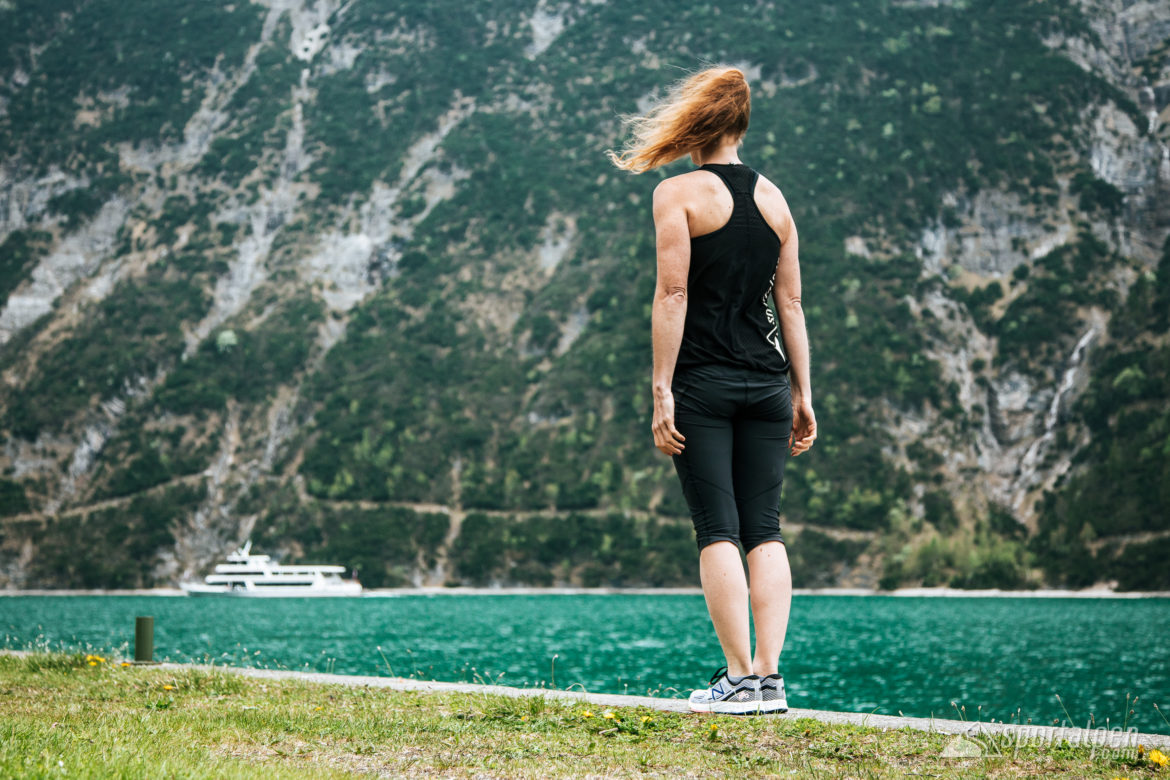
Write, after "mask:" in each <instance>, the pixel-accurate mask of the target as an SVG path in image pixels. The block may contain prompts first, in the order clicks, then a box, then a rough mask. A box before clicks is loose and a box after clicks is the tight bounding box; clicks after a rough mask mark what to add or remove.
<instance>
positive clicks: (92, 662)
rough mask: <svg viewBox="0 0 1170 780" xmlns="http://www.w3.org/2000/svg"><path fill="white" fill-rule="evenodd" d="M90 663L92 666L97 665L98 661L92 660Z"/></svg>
mask: <svg viewBox="0 0 1170 780" xmlns="http://www.w3.org/2000/svg"><path fill="white" fill-rule="evenodd" d="M89 665H90V666H97V661H90V662H89Z"/></svg>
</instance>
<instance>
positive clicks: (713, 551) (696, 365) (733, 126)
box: [609, 67, 817, 714]
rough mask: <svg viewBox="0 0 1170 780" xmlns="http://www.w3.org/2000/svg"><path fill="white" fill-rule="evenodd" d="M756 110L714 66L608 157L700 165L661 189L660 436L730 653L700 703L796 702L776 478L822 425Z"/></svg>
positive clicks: (657, 215) (786, 237)
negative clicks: (762, 167)
mask: <svg viewBox="0 0 1170 780" xmlns="http://www.w3.org/2000/svg"><path fill="white" fill-rule="evenodd" d="M750 115H751V92H750V90H749V89H748V85H747V81H746V80H745V79H744V75H743V73H742V72H741V71H740V70H738V69H736V68H727V67H720V68H710V69H708V70H704V71H701V72H699V73H696V74H694V75H693V76H691V77H689V78H687V79H685V80H684V81H682V82H681V83H680V84H678V85H677V86H676V87H675V89H674V90H673V91H672V92H671V94H670V96H669V97H668V98H667V99H666V100H665V101H664V102H663V103H661V104H660V105H658V106H657V107H656V108H654V109H653V110H651V111H650V112H649V113H648V114H647V115H646V116H644V117H639V118H636V119H635V120H633V126H634V131H635V137H634V139H633V141H632V142H631V143H630V144H629V146H627V148H626V149H625V150H624V151H623V152H622V153H621V154H614V153H613V152H610V153H609V154H610V159H611V160H613V162H614V164H615V165H617V166H618V167H620V168H623V169H625V170H628V171H632V172H634V173H642V172H644V171H648V170H651V169H653V168H656V167H658V166H659V165H664V164H666V163H669V162H672V161H674V160H677V159H678V158H680V157H683V156H685V155H688V154H689V155H690V157H691V161H692V162H693V163H694V164H695V165H697V166H698V169H697V170H693V171H690V172H688V173H683V174H680V175H678V176H674V177H671V178H669V179H666V180H664V181H662V182H661V183H660V184H659V185H658V187H657V188H655V190H654V229H655V233H656V238H657V252H658V283H657V288H656V290H655V294H654V304H653V309H652V317H651V330H652V339H653V344H654V372H653V395H654V419H653V424H652V428H653V432H654V444H655V446H656V447H658V449H659V450H661V451H662V452H664V453H665V454H667V455H670V456H672V458H673V460H674V465H675V470H676V471H677V473H678V477H679V480H680V481H681V482H682V489H683V493H684V495H685V496H686V500H687V505H688V506H689V508H690V512H691V518H692V520H693V521H694V524H695V535H696V538H697V541H698V545H699V575H700V579H701V581H702V585H703V595H704V596H705V598H706V601H707V609H708V611H709V612H710V614H711V622H712V623H713V624H714V626H715V633H716V635H717V636H718V637H719V643H720V645H721V646H722V648H723V655H724V657H725V660H726V665H725V666H724V667H723V668H722V669H720V670H719V671H718V672H716V673H715V676H714V677H712V679H711V683H710V686H709V687H707V688H703V689H701V690H697V691H695V692H694V693H692V694H691V698H690V708H691V709H692V710H694V711H696V712H719V713H729V714H748V713H758V712H784V711H786V710H787V709H788V705H787V702H786V700H785V694H784V679H783V677H782V676H781V675H780V673H779V662H780V650H781V648H782V647H783V646H784V634H785V631H786V629H787V626H788V613H789V607H790V604H791V601H792V576H791V573H790V571H789V568H788V555H787V553H786V551H785V547H784V540H783V538H782V537H781V535H780V519H779V506H780V486H781V482H782V479H783V474H784V463H785V459H786V456H787V455H788V453H789V452H791V454H792V455H793V456H796V455H799V454H800V453H802V452H805V451H806V450H808V448H809V447H811V446H812V443H813V440H814V439H816V430H817V426H816V419H815V417H814V416H813V408H812V388H811V385H810V383H809V350H808V337H807V335H806V332H805V325H804V313H803V311H802V309H801V305H800V268H799V264H798V262H797V237H796V225H795V224H794V223H793V221H792V214H791V212H790V211H789V210H788V204H787V202H785V200H784V196H783V195H782V194H781V193H780V190H779V189H777V188H776V186H775V185H774V184H772V183H771V182H770V181H768V180H767V179H766V178H764V177H763V176H760V175H759V174H758V173H757V172H756V171H754V170H752V169H751V168H750V167H748V166H746V165H744V164H743V163H742V162H740V159H739V146H740V143H741V142H742V141H743V136H744V133H746V132H747V128H748V119H749V117H750ZM769 296H771V298H772V301H773V303H774V305H775V307H776V312H777V313H778V314H779V318H780V322H779V327H777V323H776V319H775V317H774V316H773V314H772V311H771V309H770V308H769V307H768V298H769ZM790 378H791V379H790ZM790 381H791V385H790ZM740 548H742V549H743V552H744V553H745V554H746V556H747V563H748V573H749V574H750V576H751V591H750V608H751V616H752V617H754V620H755V629H756V646H755V651H754V653H753V652H752V647H751V635H750V629H749V591H748V582H747V579H746V577H745V573H744V569H743V565H742V563H741V560H740Z"/></svg>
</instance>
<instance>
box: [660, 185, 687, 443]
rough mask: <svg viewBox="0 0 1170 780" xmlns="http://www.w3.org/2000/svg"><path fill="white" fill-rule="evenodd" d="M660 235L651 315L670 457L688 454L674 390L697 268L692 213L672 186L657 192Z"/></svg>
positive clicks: (662, 423) (662, 436)
mask: <svg viewBox="0 0 1170 780" xmlns="http://www.w3.org/2000/svg"><path fill="white" fill-rule="evenodd" d="M654 233H655V243H656V245H657V253H658V282H657V284H656V285H655V288H654V303H653V306H652V307H651V314H650V335H651V341H652V342H653V345H654V373H653V379H652V382H653V393H654V419H653V422H652V424H651V428H652V429H653V432H654V446H656V447H657V448H658V449H660V450H661V451H662V452H664V453H666V454H667V455H677V454H678V453H680V452H682V451H683V444H682V442H683V435H682V434H681V433H679V432H678V429H676V428H675V426H674V394H673V393H672V392H671V390H670V384H671V380H672V379H673V377H674V366H675V361H677V360H678V350H679V346H680V345H681V344H682V337H683V326H684V324H685V323H686V317H687V274H688V272H689V271H690V265H691V242H690V230H689V228H688V225H687V212H686V207H685V205H684V203H683V201H682V198H681V197H680V194H679V193H678V192H677V189H676V187H675V186H674V185H673V184H670V183H669V180H667V181H664V182H662V183H661V184H659V185H658V187H657V188H655V190H654Z"/></svg>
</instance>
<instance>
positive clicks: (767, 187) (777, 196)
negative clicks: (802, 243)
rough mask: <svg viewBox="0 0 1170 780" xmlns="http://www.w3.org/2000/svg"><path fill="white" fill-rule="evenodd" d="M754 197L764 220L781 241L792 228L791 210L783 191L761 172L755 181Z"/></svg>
mask: <svg viewBox="0 0 1170 780" xmlns="http://www.w3.org/2000/svg"><path fill="white" fill-rule="evenodd" d="M755 198H756V206H757V207H758V208H759V209H760V213H761V214H763V215H764V220H765V221H766V222H767V223H768V224H769V225H771V227H772V229H773V230H775V231H776V235H778V236H779V237H780V240H781V241H784V240H786V239H787V238H788V233H789V231H790V230H791V229H792V212H791V211H790V210H789V208H788V201H787V200H785V198H784V193H782V192H781V191H780V188H779V187H777V186H776V185H775V184H773V183H772V180H771V179H769V178H768V177H766V176H764V174H762V173H761V174H760V176H759V179H758V180H757V181H756V191H755Z"/></svg>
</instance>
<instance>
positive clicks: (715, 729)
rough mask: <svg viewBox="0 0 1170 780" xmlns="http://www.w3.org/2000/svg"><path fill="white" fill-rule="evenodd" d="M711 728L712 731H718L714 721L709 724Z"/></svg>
mask: <svg viewBox="0 0 1170 780" xmlns="http://www.w3.org/2000/svg"><path fill="white" fill-rule="evenodd" d="M711 730H712V731H718V730H719V726H717V725H715V724H714V723H712V724H711Z"/></svg>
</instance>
